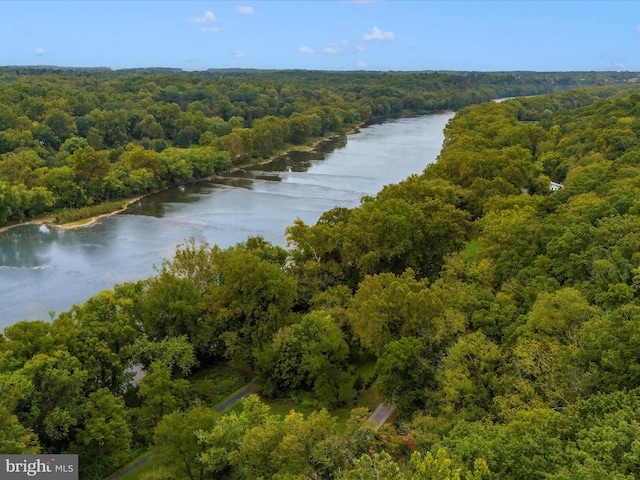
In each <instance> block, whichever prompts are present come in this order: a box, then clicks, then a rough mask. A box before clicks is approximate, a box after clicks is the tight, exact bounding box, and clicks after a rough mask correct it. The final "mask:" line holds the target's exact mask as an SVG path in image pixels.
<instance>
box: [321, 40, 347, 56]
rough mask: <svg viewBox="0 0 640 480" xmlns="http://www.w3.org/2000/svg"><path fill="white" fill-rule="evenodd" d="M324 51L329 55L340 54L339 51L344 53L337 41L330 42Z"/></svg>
mask: <svg viewBox="0 0 640 480" xmlns="http://www.w3.org/2000/svg"><path fill="white" fill-rule="evenodd" d="M322 51H323V52H324V53H326V54H328V55H338V54H339V53H342V48H340V47H339V46H338V45H337V44H335V43H330V44H329V45H327V46H326V47H324V49H323V50H322Z"/></svg>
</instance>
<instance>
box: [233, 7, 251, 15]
mask: <svg viewBox="0 0 640 480" xmlns="http://www.w3.org/2000/svg"><path fill="white" fill-rule="evenodd" d="M236 12H238V13H240V14H242V15H253V14H254V13H256V11H255V10H254V9H253V7H238V8H237V9H236Z"/></svg>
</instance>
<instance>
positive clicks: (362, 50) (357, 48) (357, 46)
mask: <svg viewBox="0 0 640 480" xmlns="http://www.w3.org/2000/svg"><path fill="white" fill-rule="evenodd" d="M356 51H357V52H359V53H364V52H366V51H367V49H366V48H364V47H363V46H361V45H356Z"/></svg>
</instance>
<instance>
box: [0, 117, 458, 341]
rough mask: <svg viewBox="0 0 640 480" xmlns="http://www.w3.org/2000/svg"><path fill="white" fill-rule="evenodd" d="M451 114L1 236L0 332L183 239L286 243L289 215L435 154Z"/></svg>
mask: <svg viewBox="0 0 640 480" xmlns="http://www.w3.org/2000/svg"><path fill="white" fill-rule="evenodd" d="M452 117H453V113H437V114H432V115H426V116H421V117H410V118H402V119H399V120H392V121H388V122H385V123H381V124H375V125H371V126H368V127H366V128H363V129H361V130H360V132H359V133H357V134H354V135H349V136H348V137H342V138H340V139H338V140H335V141H333V142H329V143H327V144H323V146H322V147H321V149H320V151H319V152H318V153H302V152H294V153H291V154H289V155H288V156H284V157H282V158H279V159H277V160H276V161H274V162H273V163H271V164H267V165H262V166H258V167H255V168H252V169H247V170H245V171H241V172H236V173H235V174H234V175H233V176H230V177H228V178H224V179H222V180H220V181H215V182H202V183H198V184H194V185H188V186H185V187H180V188H172V189H169V190H165V191H163V192H160V193H158V194H155V195H152V196H149V197H146V198H144V199H142V200H141V201H139V202H137V203H135V204H133V205H131V206H130V207H129V208H128V209H127V210H126V211H125V212H123V213H121V214H117V215H112V216H110V217H105V218H102V219H100V220H98V221H97V222H96V223H95V224H93V225H91V226H87V227H81V228H77V229H73V230H63V229H59V228H51V229H49V228H46V227H44V226H37V225H22V226H19V227H15V228H12V229H9V230H6V231H4V232H0V330H2V329H4V327H6V326H8V325H11V324H13V323H15V322H17V321H20V320H36V319H42V320H47V319H49V318H50V315H51V314H55V313H59V312H61V311H66V310H68V309H69V308H70V307H71V306H72V305H73V304H79V303H82V302H84V301H86V300H87V299H89V298H90V297H91V296H93V295H95V294H96V293H97V292H99V291H100V290H105V289H110V288H112V287H113V286H114V284H117V283H123V282H128V281H135V280H141V279H144V278H147V277H150V276H152V275H154V274H155V270H154V265H160V264H161V262H162V259H163V258H170V257H172V256H173V252H174V251H175V246H176V245H177V244H179V243H181V242H183V241H184V240H186V239H188V238H189V237H194V238H195V240H196V241H198V242H199V241H206V242H208V243H209V244H212V245H213V244H217V245H219V246H221V247H223V248H226V247H229V246H231V245H234V244H235V243H237V242H242V241H244V240H246V239H247V237H248V236H251V235H262V236H263V237H264V238H265V239H266V240H268V241H270V242H272V243H275V244H279V245H282V246H285V245H286V240H285V233H284V232H285V229H286V227H288V226H289V225H291V224H292V223H293V221H294V220H295V219H296V218H297V217H299V218H301V219H302V220H303V221H305V222H306V223H308V224H314V223H315V222H316V221H317V220H318V218H319V216H320V215H321V214H322V213H323V212H325V211H327V210H329V209H331V208H333V207H335V206H338V205H339V206H345V207H355V206H357V205H359V203H360V198H361V197H362V196H364V195H375V194H376V193H377V192H378V191H379V190H380V189H381V188H382V187H383V186H384V185H387V184H390V183H397V182H399V181H400V180H402V179H404V178H406V177H407V176H409V175H411V174H412V173H420V172H422V170H423V169H424V167H425V166H426V165H427V164H429V163H432V162H433V161H435V159H436V157H437V155H438V154H439V152H440V149H441V147H442V141H443V139H444V136H443V129H444V127H445V125H446V123H447V122H448V121H449V119H450V118H452Z"/></svg>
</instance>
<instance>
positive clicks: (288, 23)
mask: <svg viewBox="0 0 640 480" xmlns="http://www.w3.org/2000/svg"><path fill="white" fill-rule="evenodd" d="M0 65H1V66H7V65H12V66H13V65H21V66H27V65H54V66H63V67H109V68H112V69H122V68H135V67H172V68H180V69H183V70H188V71H199V70H207V69H210V68H258V69H307V70H372V71H425V70H427V71H428V70H437V71H448V70H454V71H518V70H529V71H531V70H533V71H607V70H608V71H634V72H635V71H640V2H638V1H633V0H627V1H612V0H609V1H595V0H593V1H579V0H572V1H542V0H540V1H526V0H511V1H509V0H502V1H483V0H472V1H462V0H459V1H451V0H449V1H435V0H429V1H427V0H409V1H404V0H377V1H376V0H351V1H349V0H320V1H311V0H289V1H268V0H259V1H249V0H247V1H244V0H243V1H231V0H213V1H212V0H209V1H171V0H165V1H154V0H146V1H127V0H111V1H109V0H102V1H83V0H74V1H54V0H50V1H35V0H26V1H8V0H2V1H0Z"/></svg>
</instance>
